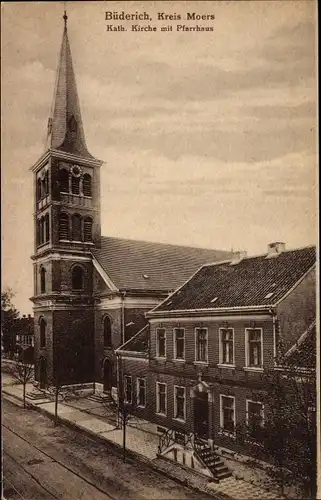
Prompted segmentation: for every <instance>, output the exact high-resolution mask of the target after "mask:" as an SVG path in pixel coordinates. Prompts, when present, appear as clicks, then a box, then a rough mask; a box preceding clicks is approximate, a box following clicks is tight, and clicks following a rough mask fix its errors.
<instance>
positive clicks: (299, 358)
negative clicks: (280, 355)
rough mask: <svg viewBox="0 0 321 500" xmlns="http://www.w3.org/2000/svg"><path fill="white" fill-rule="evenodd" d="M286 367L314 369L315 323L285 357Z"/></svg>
mask: <svg viewBox="0 0 321 500" xmlns="http://www.w3.org/2000/svg"><path fill="white" fill-rule="evenodd" d="M285 360H286V365H287V366H289V365H290V366H297V367H303V368H315V367H316V327H315V322H314V323H313V324H312V325H311V326H310V328H308V330H307V331H306V332H305V333H304V334H303V335H302V337H301V339H299V340H298V342H297V343H296V344H295V345H294V346H293V347H291V349H289V351H288V352H287V353H286V355H285Z"/></svg>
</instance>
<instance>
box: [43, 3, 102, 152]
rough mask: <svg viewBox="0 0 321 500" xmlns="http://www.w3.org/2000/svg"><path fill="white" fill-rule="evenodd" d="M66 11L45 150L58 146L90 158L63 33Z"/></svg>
mask: <svg viewBox="0 0 321 500" xmlns="http://www.w3.org/2000/svg"><path fill="white" fill-rule="evenodd" d="M67 19H68V16H67V14H66V11H65V12H64V16H63V20H64V31H63V36H62V44H61V50H60V58H59V64H58V70H57V77H56V85H55V93H54V99H53V105H52V110H51V116H50V118H49V120H48V131H47V141H46V146H47V149H48V148H51V149H59V150H60V151H66V152H68V153H73V154H75V155H78V156H83V157H86V158H93V157H92V155H91V154H90V153H89V152H88V150H87V146H86V140H85V134H84V129H83V124H82V119H81V112H80V105H79V98H78V92H77V85H76V78H75V73H74V69H73V64H72V57H71V51H70V45H69V40H68V32H67Z"/></svg>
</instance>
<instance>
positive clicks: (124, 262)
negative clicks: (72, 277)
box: [93, 236, 231, 292]
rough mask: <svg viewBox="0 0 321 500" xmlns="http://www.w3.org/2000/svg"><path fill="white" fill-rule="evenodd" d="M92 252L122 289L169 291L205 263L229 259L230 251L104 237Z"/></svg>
mask: <svg viewBox="0 0 321 500" xmlns="http://www.w3.org/2000/svg"><path fill="white" fill-rule="evenodd" d="M93 255H94V257H95V259H96V260H97V261H98V263H99V264H100V266H101V267H102V269H103V270H104V272H105V273H106V274H107V275H108V277H109V278H110V279H111V280H112V282H113V283H114V284H115V286H116V287H117V288H118V289H119V290H143V291H149V290H155V291H164V292H169V291H172V290H175V289H176V288H177V287H178V286H181V285H182V284H183V283H184V281H186V280H187V279H188V278H189V277H190V276H191V275H192V274H193V273H195V271H196V270H197V269H198V268H199V267H200V266H201V265H203V264H204V263H206V262H215V261H216V262H217V261H219V260H222V259H226V258H229V257H230V255H231V253H230V252H226V251H223V250H208V249H205V248H194V247H185V246H178V245H169V244H164V243H152V242H147V241H137V240H127V239H121V238H113V237H105V236H103V237H102V238H101V248H99V249H94V250H93Z"/></svg>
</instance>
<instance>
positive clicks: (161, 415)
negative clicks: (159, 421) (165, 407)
mask: <svg viewBox="0 0 321 500" xmlns="http://www.w3.org/2000/svg"><path fill="white" fill-rule="evenodd" d="M156 415H157V416H158V417H163V418H166V417H167V414H166V413H159V412H158V411H157V412H156Z"/></svg>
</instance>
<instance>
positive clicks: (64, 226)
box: [59, 213, 69, 240]
mask: <svg viewBox="0 0 321 500" xmlns="http://www.w3.org/2000/svg"><path fill="white" fill-rule="evenodd" d="M59 239H60V240H68V239H69V217H68V214H65V213H61V214H60V215H59Z"/></svg>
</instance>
